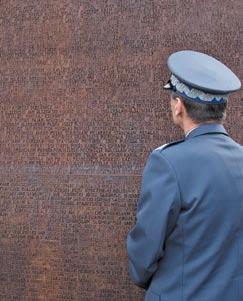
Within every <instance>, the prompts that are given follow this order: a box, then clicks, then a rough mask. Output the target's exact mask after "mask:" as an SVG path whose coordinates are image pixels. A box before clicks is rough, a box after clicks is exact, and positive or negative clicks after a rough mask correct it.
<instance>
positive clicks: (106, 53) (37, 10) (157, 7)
mask: <svg viewBox="0 0 243 301" xmlns="http://www.w3.org/2000/svg"><path fill="white" fill-rule="evenodd" d="M240 2H241V1H240V0H234V1H231V0H225V1H211V0H204V1H195V0H184V1H178V0H163V1H159V0H149V1H148V0H140V1H137V0H122V1H118V0H113V1H112V0H106V1H105V0H99V1H98V0H96V1H95V0H94V1H85V0H82V1H81V0H51V1H47V0H42V1H37V0H26V1H18V0H3V1H0V42H1V44H0V45H1V48H0V61H1V69H0V70H1V74H0V95H1V99H0V300H1V301H5V300H6V301H16V300H38V301H39V300H45V301H50V300H51V301H52V300H53V301H54V300H65V301H70V300H77V301H79V300H80V301H90V300H95V301H96V300H97V301H106V300H117V301H133V300H134V301H135V300H142V299H143V291H142V290H140V289H138V288H136V287H135V286H134V285H133V284H132V283H131V281H130V280H129V278H128V272H127V255H126V249H125V240H126V235H127V232H128V230H129V229H130V227H131V225H132V224H133V223H134V220H135V208H136V202H137V195H138V192H139V187H140V180H141V172H142V169H143V166H144V163H145V160H146V158H147V156H148V154H149V152H150V151H151V150H152V149H154V148H155V147H157V146H159V145H161V144H164V143H165V142H169V141H173V140H174V139H178V138H179V137H180V136H181V132H180V131H179V130H178V129H177V128H176V127H174V126H173V123H172V121H171V113H170V107H169V95H168V94H167V93H165V92H164V91H163V90H162V89H161V85H162V84H163V83H164V82H165V81H167V79H168V76H169V73H168V70H167V68H166V59H167V57H168V55H169V54H170V53H171V52H174V51H177V50H181V49H193V50H199V51H203V52H206V53H208V54H210V55H213V56H215V57H217V58H219V59H220V60H221V61H223V62H224V63H226V64H227V65H228V66H229V67H230V68H232V70H233V71H235V72H236V73H237V74H238V75H241V76H242V73H241V74H240V59H241V56H240V47H241V45H240V41H241V39H240ZM241 95H242V94H241ZM242 112H243V107H242V100H241V99H240V94H235V95H233V96H232V98H231V101H230V104H229V110H228V119H227V122H226V124H225V126H226V128H227V130H228V131H229V133H230V134H231V135H232V137H233V138H234V139H236V140H237V141H238V142H240V143H243V123H242V121H243V118H242V117H243V115H242Z"/></svg>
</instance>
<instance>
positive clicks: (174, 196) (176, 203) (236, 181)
mask: <svg viewBox="0 0 243 301" xmlns="http://www.w3.org/2000/svg"><path fill="white" fill-rule="evenodd" d="M127 251H128V257H129V273H130V277H131V278H132V280H133V281H134V282H135V284H137V285H138V286H141V287H143V288H145V289H146V294H145V300H146V301H242V300H243V147H242V146H240V145H239V144H237V143H236V142H235V141H234V140H232V139H231V138H230V137H229V136H228V135H227V133H226V131H225V129H224V127H223V126H222V125H220V124H207V125H206V124H205V125H202V126H200V127H198V128H196V129H195V130H193V131H192V132H191V133H190V134H189V135H188V136H187V137H186V138H185V140H182V141H180V142H177V143H172V144H170V145H167V146H166V147H164V148H163V147H161V148H158V149H156V150H154V151H153V152H152V153H151V155H150V156H149V159H148V161H147V164H146V166H145V169H144V173H143V179H142V187H141V192H140V198H139V201H138V207H137V215H136V224H135V226H134V227H133V229H132V230H131V231H130V232H129V234H128V237H127Z"/></svg>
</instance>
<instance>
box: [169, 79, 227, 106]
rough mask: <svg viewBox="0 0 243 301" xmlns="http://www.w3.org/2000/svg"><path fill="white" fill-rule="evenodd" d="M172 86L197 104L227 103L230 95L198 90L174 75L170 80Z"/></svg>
mask: <svg viewBox="0 0 243 301" xmlns="http://www.w3.org/2000/svg"><path fill="white" fill-rule="evenodd" d="M170 82H171V85H172V87H173V90H175V92H178V94H180V95H181V96H182V97H185V98H188V99H190V100H193V101H197V102H210V103H222V102H227V100H228V96H229V93H228V94H210V93H206V92H203V91H202V90H198V89H196V88H193V87H190V86H187V85H186V84H184V83H183V82H181V81H180V80H179V79H178V78H177V77H176V76H175V75H174V74H172V75H171V78H170Z"/></svg>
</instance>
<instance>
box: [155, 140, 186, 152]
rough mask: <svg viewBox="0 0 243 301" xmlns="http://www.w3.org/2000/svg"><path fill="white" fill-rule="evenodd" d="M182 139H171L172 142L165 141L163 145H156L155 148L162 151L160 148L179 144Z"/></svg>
mask: <svg viewBox="0 0 243 301" xmlns="http://www.w3.org/2000/svg"><path fill="white" fill-rule="evenodd" d="M183 141H185V140H184V139H181V140H177V141H173V142H170V143H166V144H163V145H161V146H159V147H157V148H156V149H155V150H157V151H162V150H164V149H166V148H168V147H170V146H172V145H175V144H179V143H181V142H183Z"/></svg>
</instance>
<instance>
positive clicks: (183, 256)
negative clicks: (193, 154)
mask: <svg viewBox="0 0 243 301" xmlns="http://www.w3.org/2000/svg"><path fill="white" fill-rule="evenodd" d="M162 151H163V149H161V150H159V153H160V155H161V157H163V158H164V160H165V161H166V162H167V163H168V165H169V166H170V168H171V170H172V172H173V174H174V176H175V179H176V186H177V190H178V192H179V200H180V207H181V208H182V193H181V189H180V185H179V181H178V176H177V174H176V171H175V168H174V166H173V165H172V163H171V162H170V161H169V160H168V159H167V158H166V157H165V156H164V155H163V154H162ZM181 232H182V279H181V283H182V285H181V301H184V267H185V264H184V263H185V234H184V223H183V220H182V225H181Z"/></svg>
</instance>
